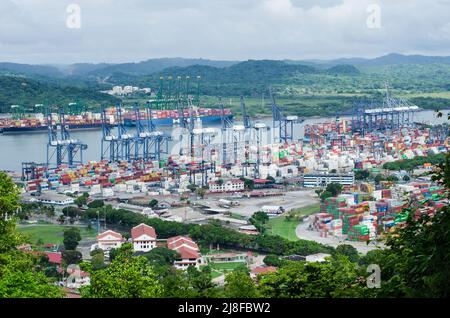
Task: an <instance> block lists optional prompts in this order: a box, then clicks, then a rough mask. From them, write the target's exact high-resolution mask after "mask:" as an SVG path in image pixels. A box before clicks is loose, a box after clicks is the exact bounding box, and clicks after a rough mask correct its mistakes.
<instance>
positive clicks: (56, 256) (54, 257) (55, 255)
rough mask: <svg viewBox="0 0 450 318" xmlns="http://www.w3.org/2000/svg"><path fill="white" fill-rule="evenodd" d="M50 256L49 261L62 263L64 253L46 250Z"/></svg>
mask: <svg viewBox="0 0 450 318" xmlns="http://www.w3.org/2000/svg"><path fill="white" fill-rule="evenodd" d="M44 253H45V255H47V257H48V262H49V263H51V264H55V265H58V266H59V265H61V262H62V253H60V252H44Z"/></svg>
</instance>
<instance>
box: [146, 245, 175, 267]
mask: <svg viewBox="0 0 450 318" xmlns="http://www.w3.org/2000/svg"><path fill="white" fill-rule="evenodd" d="M142 256H144V257H145V258H147V259H148V260H149V262H150V263H151V264H156V265H160V266H163V265H173V262H174V261H175V260H176V259H177V258H178V257H179V254H178V253H177V252H176V251H173V250H170V249H168V248H166V247H155V248H153V249H152V250H150V251H149V252H147V253H144V254H142Z"/></svg>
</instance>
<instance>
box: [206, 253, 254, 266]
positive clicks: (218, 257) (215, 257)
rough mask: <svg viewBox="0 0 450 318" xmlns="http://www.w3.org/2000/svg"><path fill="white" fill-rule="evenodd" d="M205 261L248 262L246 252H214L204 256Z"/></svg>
mask: <svg viewBox="0 0 450 318" xmlns="http://www.w3.org/2000/svg"><path fill="white" fill-rule="evenodd" d="M205 258H206V262H207V263H243V264H247V263H248V262H249V260H248V259H249V256H248V254H247V253H231V252H230V253H216V254H211V255H208V256H206V257H205Z"/></svg>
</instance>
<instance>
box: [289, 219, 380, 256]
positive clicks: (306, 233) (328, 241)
mask: <svg viewBox="0 0 450 318" xmlns="http://www.w3.org/2000/svg"><path fill="white" fill-rule="evenodd" d="M309 224H310V223H309V222H304V223H300V224H299V225H298V226H297V228H296V229H295V234H296V235H297V237H298V238H299V239H303V240H309V241H315V242H318V243H322V244H325V245H329V246H333V247H336V246H338V245H340V244H349V245H352V246H353V247H355V248H356V249H357V250H358V252H360V253H362V254H366V253H367V252H368V251H371V250H375V249H377V248H383V247H384V244H382V243H377V245H375V243H369V245H367V244H366V243H365V242H353V241H346V240H344V239H339V238H337V237H331V236H328V237H320V234H319V232H318V231H314V230H313V231H311V230H308V226H309Z"/></svg>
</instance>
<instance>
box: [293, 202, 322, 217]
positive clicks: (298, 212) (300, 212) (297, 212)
mask: <svg viewBox="0 0 450 318" xmlns="http://www.w3.org/2000/svg"><path fill="white" fill-rule="evenodd" d="M319 210H320V204H311V205H308V206H305V207H304V208H297V209H292V210H290V211H289V212H288V213H290V214H291V215H293V216H297V217H298V216H303V217H305V216H308V215H311V214H314V213H317V212H319Z"/></svg>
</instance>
